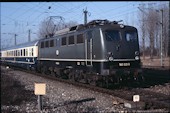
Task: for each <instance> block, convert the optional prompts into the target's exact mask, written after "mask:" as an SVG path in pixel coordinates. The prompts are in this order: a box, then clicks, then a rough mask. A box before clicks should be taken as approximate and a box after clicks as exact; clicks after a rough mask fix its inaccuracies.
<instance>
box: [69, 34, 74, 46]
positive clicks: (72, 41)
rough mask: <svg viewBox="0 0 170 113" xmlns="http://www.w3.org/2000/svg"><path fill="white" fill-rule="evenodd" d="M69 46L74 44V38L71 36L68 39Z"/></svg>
mask: <svg viewBox="0 0 170 113" xmlns="http://www.w3.org/2000/svg"><path fill="white" fill-rule="evenodd" d="M68 44H69V45H70V44H74V36H69V37H68Z"/></svg>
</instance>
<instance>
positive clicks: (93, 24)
mask: <svg viewBox="0 0 170 113" xmlns="http://www.w3.org/2000/svg"><path fill="white" fill-rule="evenodd" d="M119 22H120V21H109V20H92V21H90V22H89V23H87V24H79V25H76V26H72V27H70V28H65V29H62V30H59V31H57V32H56V34H55V35H54V37H55V36H59V35H65V34H68V33H72V32H76V31H83V30H87V29H93V28H96V27H112V28H116V29H119V28H120V29H121V28H125V27H126V28H135V27H133V26H128V25H123V24H119Z"/></svg>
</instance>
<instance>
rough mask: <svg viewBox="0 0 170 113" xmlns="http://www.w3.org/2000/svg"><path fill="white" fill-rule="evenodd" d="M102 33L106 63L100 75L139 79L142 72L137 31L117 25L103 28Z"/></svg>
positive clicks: (101, 67)
mask: <svg viewBox="0 0 170 113" xmlns="http://www.w3.org/2000/svg"><path fill="white" fill-rule="evenodd" d="M101 31H102V33H101V34H100V35H101V36H100V37H101V46H103V52H102V53H103V54H104V55H102V56H104V59H105V62H103V63H101V65H100V74H101V75H109V76H114V75H116V77H118V79H123V78H126V79H127V78H128V77H127V76H129V77H130V78H134V79H138V76H140V75H141V72H142V70H141V68H140V67H141V61H140V52H139V43H138V33H137V29H136V28H135V27H132V26H123V25H120V24H116V25H106V26H103V27H101ZM102 41H103V42H102ZM114 77H115V76H114Z"/></svg>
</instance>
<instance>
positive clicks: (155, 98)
mask: <svg viewBox="0 0 170 113" xmlns="http://www.w3.org/2000/svg"><path fill="white" fill-rule="evenodd" d="M12 68H13V69H17V70H20V71H24V72H26V73H31V74H34V75H37V76H41V77H45V78H48V79H53V80H56V81H59V82H64V83H67V84H72V85H75V86H78V87H83V88H87V89H91V90H93V91H98V92H101V93H105V94H109V95H112V96H116V97H119V98H121V99H125V100H127V101H132V97H133V95H136V94H138V95H140V101H141V102H143V103H144V104H145V105H144V108H142V109H145V110H148V109H154V108H158V109H167V110H169V111H170V105H169V103H170V97H169V96H168V95H164V94H161V93H155V92H152V91H147V90H143V89H142V88H134V87H133V86H131V87H121V88H118V89H117V88H116V89H106V88H102V87H96V86H92V85H88V84H83V83H79V82H72V81H70V80H66V79H60V78H56V77H53V76H49V75H45V74H41V73H37V72H34V71H28V70H23V69H20V68H16V67H12Z"/></svg>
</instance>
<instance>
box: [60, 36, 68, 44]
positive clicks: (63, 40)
mask: <svg viewBox="0 0 170 113" xmlns="http://www.w3.org/2000/svg"><path fill="white" fill-rule="evenodd" d="M66 39H67V38H66V37H63V38H62V39H61V45H62V46H64V45H66Z"/></svg>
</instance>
